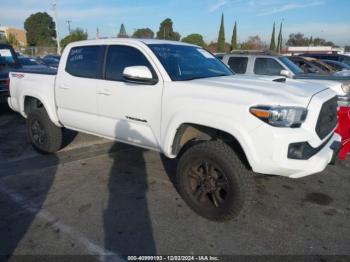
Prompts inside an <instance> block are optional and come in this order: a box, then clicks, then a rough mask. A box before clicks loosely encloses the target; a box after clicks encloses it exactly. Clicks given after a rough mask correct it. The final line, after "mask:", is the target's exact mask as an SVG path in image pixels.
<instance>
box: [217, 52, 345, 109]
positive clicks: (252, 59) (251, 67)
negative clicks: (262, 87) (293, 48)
mask: <svg viewBox="0 0 350 262" xmlns="http://www.w3.org/2000/svg"><path fill="white" fill-rule="evenodd" d="M222 61H223V62H224V63H225V64H226V65H228V66H229V67H230V68H231V69H232V70H233V71H234V72H236V73H237V74H245V75H251V76H284V77H288V78H293V79H297V80H302V81H306V82H309V83H320V84H321V83H322V84H325V85H327V86H329V87H330V88H331V89H332V90H334V91H335V92H336V93H337V94H338V96H339V104H340V105H344V106H348V105H349V104H350V77H342V76H336V75H327V74H324V75H322V74H306V73H304V72H303V70H302V69H301V68H300V67H298V66H297V65H296V64H294V63H293V62H292V61H291V60H290V59H289V58H288V57H286V56H281V55H271V54H265V53H253V54H252V53H245V54H227V55H225V56H224V58H223V60H222Z"/></svg>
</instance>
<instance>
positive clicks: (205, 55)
mask: <svg viewBox="0 0 350 262" xmlns="http://www.w3.org/2000/svg"><path fill="white" fill-rule="evenodd" d="M197 51H198V52H199V53H201V54H202V55H203V56H204V57H205V58H212V59H213V58H214V59H215V57H214V56H213V55H212V54H211V53H209V52H207V51H205V50H204V49H200V48H198V49H197Z"/></svg>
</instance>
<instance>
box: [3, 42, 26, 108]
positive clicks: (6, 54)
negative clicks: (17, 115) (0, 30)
mask: <svg viewBox="0 0 350 262" xmlns="http://www.w3.org/2000/svg"><path fill="white" fill-rule="evenodd" d="M20 67H21V65H20V63H19V61H18V58H17V55H16V52H15V50H14V49H13V48H12V46H11V45H8V44H0V104H1V103H4V102H6V98H7V97H8V94H9V93H8V91H9V71H13V70H16V69H18V68H20Z"/></svg>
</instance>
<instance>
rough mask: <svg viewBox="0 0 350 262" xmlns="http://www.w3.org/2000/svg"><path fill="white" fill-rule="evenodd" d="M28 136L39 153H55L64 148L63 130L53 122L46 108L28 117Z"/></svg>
mask: <svg viewBox="0 0 350 262" xmlns="http://www.w3.org/2000/svg"><path fill="white" fill-rule="evenodd" d="M27 134H28V137H29V141H30V142H31V144H32V145H33V147H34V148H35V149H36V150H37V151H38V152H39V153H43V154H48V153H55V152H57V151H58V150H60V148H61V146H62V128H60V127H57V126H55V125H54V124H53V123H52V122H51V120H50V118H49V116H48V115H47V112H46V110H45V109H44V108H38V109H35V110H34V111H32V112H31V113H30V114H29V115H28V119H27Z"/></svg>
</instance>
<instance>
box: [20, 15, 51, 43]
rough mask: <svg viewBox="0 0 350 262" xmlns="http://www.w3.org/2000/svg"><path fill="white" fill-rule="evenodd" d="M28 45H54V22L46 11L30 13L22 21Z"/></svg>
mask: <svg viewBox="0 0 350 262" xmlns="http://www.w3.org/2000/svg"><path fill="white" fill-rule="evenodd" d="M24 29H25V30H26V31H27V42H28V45H29V46H55V41H54V40H55V38H56V30H55V22H54V21H53V19H52V17H51V16H50V15H48V14H47V13H46V12H44V13H41V12H39V13H35V14H31V15H30V16H29V17H28V18H27V19H26V20H25V22H24Z"/></svg>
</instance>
